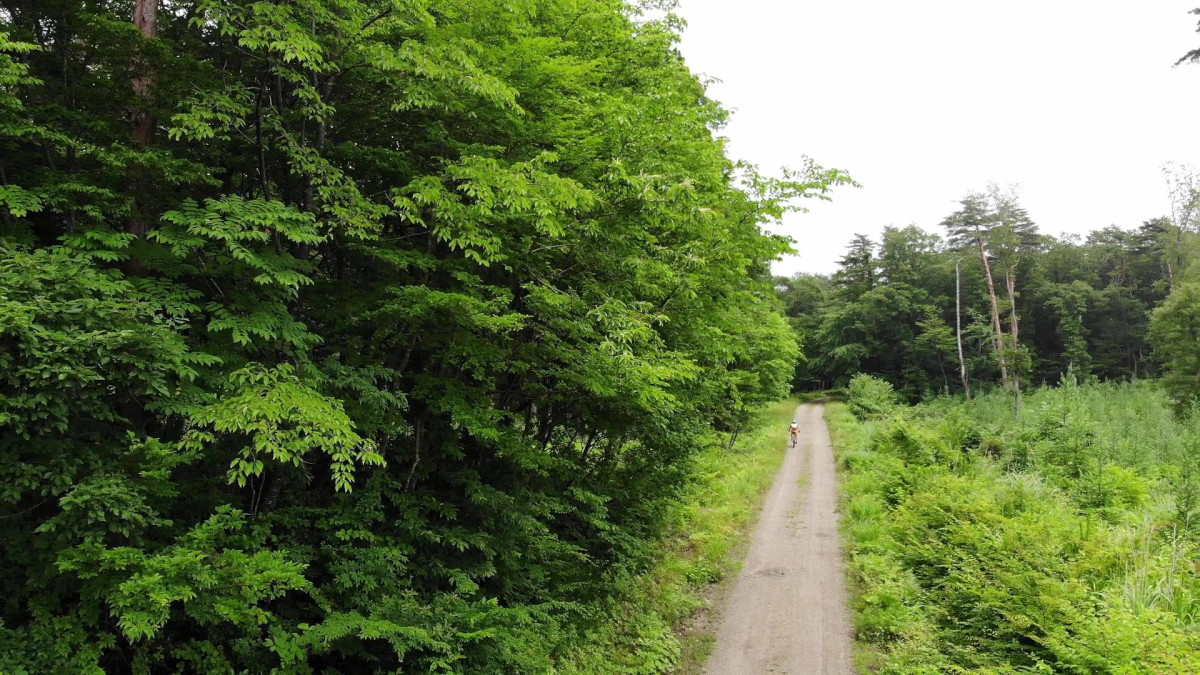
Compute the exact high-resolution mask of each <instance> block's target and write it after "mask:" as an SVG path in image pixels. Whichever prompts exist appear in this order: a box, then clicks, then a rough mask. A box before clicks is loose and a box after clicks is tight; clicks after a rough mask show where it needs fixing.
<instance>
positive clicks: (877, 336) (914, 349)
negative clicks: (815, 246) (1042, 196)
mask: <svg viewBox="0 0 1200 675" xmlns="http://www.w3.org/2000/svg"><path fill="white" fill-rule="evenodd" d="M1165 173H1166V177H1167V187H1168V188H1169V189H1167V190H1164V192H1166V193H1169V195H1170V197H1171V203H1172V208H1171V215H1170V216H1169V217H1166V216H1164V217H1157V218H1153V219H1150V220H1147V221H1146V222H1145V223H1144V224H1142V225H1141V226H1140V227H1138V228H1137V229H1133V230H1125V229H1121V228H1119V227H1116V226H1109V227H1105V228H1103V229H1098V230H1095V231H1093V232H1092V233H1090V234H1089V235H1087V236H1086V237H1077V236H1070V235H1067V236H1060V237H1055V236H1050V235H1046V234H1043V233H1041V232H1040V231H1039V228H1038V226H1037V225H1036V224H1035V223H1034V222H1033V221H1032V220H1031V219H1030V217H1029V215H1028V213H1027V212H1026V211H1025V209H1024V208H1022V206H1021V204H1020V201H1019V199H1018V196H1017V195H1016V194H1015V192H1014V191H1012V190H1003V189H1000V188H999V187H997V186H994V185H993V186H991V187H990V188H989V189H988V190H987V191H985V192H979V193H972V194H969V195H966V196H965V197H964V198H963V199H962V200H961V202H960V204H959V208H958V209H957V210H956V211H954V212H953V213H950V214H948V215H947V216H946V217H945V219H944V220H943V221H942V222H941V223H940V224H938V225H939V229H941V230H942V231H943V232H945V236H944V237H943V236H940V235H938V234H936V232H935V231H931V230H932V228H930V229H924V228H921V227H918V226H916V225H910V226H908V227H904V228H898V227H887V228H885V229H884V231H883V234H882V236H881V237H880V240H879V241H878V242H876V241H872V240H871V239H870V238H869V237H866V236H863V235H858V236H857V237H855V238H854V240H853V242H852V243H851V244H850V246H849V247H848V250H847V251H846V254H845V256H844V257H843V258H842V259H841V260H840V261H838V270H837V271H836V272H835V273H834V274H833V275H831V276H828V277H826V276H820V275H808V274H800V275H797V276H795V277H791V278H780V279H778V280H777V281H776V291H777V293H778V295H779V297H780V298H781V299H782V300H783V302H784V304H785V311H786V313H787V315H788V316H789V317H790V319H791V322H792V324H793V327H794V328H795V330H796V331H797V333H798V336H799V339H800V340H801V342H802V345H803V348H802V352H803V354H804V355H805V356H804V358H803V360H802V362H801V363H800V365H799V366H798V367H797V371H796V377H795V382H794V384H795V386H796V388H797V389H798V390H809V389H824V388H830V387H839V386H844V385H845V384H846V383H848V381H849V379H850V378H851V377H852V376H853V375H855V374H856V373H860V372H861V373H867V374H872V375H876V376H879V377H882V378H884V379H886V380H888V381H889V382H892V383H893V384H894V385H895V386H896V387H897V389H899V390H900V391H901V392H903V393H904V394H905V395H907V396H908V397H909V398H910V399H912V400H916V399H918V398H920V397H922V396H927V395H930V394H936V393H965V394H968V395H969V394H970V393H971V391H972V388H974V389H975V391H977V392H978V391H981V390H984V389H987V388H990V387H992V386H997V385H998V386H1000V387H1002V388H1004V389H1006V390H1008V391H1013V392H1019V391H1020V389H1021V387H1022V386H1023V385H1038V384H1056V383H1058V382H1059V381H1060V380H1061V379H1062V378H1063V377H1065V376H1069V377H1071V378H1074V379H1075V380H1077V381H1084V380H1087V379H1089V378H1096V379H1102V380H1117V379H1125V380H1129V379H1138V378H1147V377H1154V376H1157V375H1159V374H1160V373H1161V369H1162V367H1163V365H1164V359H1167V360H1169V358H1170V357H1168V356H1167V353H1166V352H1167V350H1169V349H1170V345H1172V344H1175V343H1177V342H1178V340H1177V339H1176V338H1174V337H1167V336H1166V332H1169V328H1168V324H1169V323H1171V322H1172V321H1176V319H1171V318H1169V317H1167V316H1165V315H1164V316H1163V317H1162V320H1161V321H1160V322H1159V323H1160V324H1161V325H1160V326H1159V332H1160V333H1161V334H1162V339H1160V340H1159V343H1160V346H1161V347H1163V351H1162V353H1160V354H1159V355H1158V357H1161V358H1156V357H1155V356H1154V355H1152V348H1153V346H1154V342H1155V337H1154V331H1153V330H1152V321H1151V316H1152V310H1154V309H1155V308H1157V307H1159V306H1160V305H1162V304H1163V303H1164V301H1165V300H1166V298H1167V297H1168V295H1170V294H1171V293H1172V291H1176V292H1177V295H1176V296H1175V299H1174V300H1172V303H1171V305H1172V306H1173V307H1177V308H1178V309H1180V310H1182V309H1183V307H1184V306H1189V307H1190V306H1192V305H1193V304H1194V303H1193V302H1192V301H1189V300H1186V299H1185V298H1186V297H1189V296H1194V294H1195V293H1196V286H1195V283H1196V280H1195V275H1194V274H1189V269H1188V264H1189V262H1190V261H1192V260H1193V259H1195V257H1196V255H1197V252H1198V251H1200V234H1198V232H1200V228H1198V225H1200V180H1198V179H1197V177H1196V176H1195V174H1193V173H1192V171H1191V170H1190V169H1188V168H1187V167H1169V168H1168V169H1166V170H1165ZM1175 313H1176V314H1179V312H1178V311H1176V312H1175ZM1177 319H1179V320H1183V317H1177ZM1176 322H1177V321H1176ZM1185 333H1186V331H1185ZM1191 335H1193V336H1194V335H1195V333H1194V332H1193V333H1191ZM1183 337H1184V339H1186V335H1185V336H1183ZM1193 341H1194V338H1193ZM1189 372H1194V371H1189Z"/></svg>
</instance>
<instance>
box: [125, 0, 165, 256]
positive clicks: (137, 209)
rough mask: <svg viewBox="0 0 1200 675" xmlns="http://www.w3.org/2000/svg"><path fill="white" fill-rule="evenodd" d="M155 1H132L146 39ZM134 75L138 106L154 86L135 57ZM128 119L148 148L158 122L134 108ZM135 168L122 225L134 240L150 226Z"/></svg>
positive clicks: (154, 30) (153, 28)
mask: <svg viewBox="0 0 1200 675" xmlns="http://www.w3.org/2000/svg"><path fill="white" fill-rule="evenodd" d="M158 2H159V0H135V1H134V5H133V25H134V27H136V28H137V29H138V30H139V31H141V33H142V35H144V36H145V37H146V38H152V37H154V36H155V35H157V34H158ZM132 65H133V71H134V76H133V80H132V81H131V83H130V84H131V85H132V87H133V93H134V94H136V95H137V97H138V99H140V100H141V102H140V103H139V104H138V105H139V106H143V107H144V106H145V104H147V103H149V99H150V85H151V84H153V83H154V75H153V74H152V73H151V72H150V70H149V66H147V65H146V63H145V61H144V60H143V59H141V58H139V57H138V56H134V58H133V64H132ZM129 117H130V120H131V121H132V122H133V140H134V142H135V144H136V145H138V146H140V147H143V148H144V147H148V146H150V145H151V144H153V143H154V128H155V127H156V126H157V125H158V122H157V121H156V120H155V119H154V117H153V116H152V115H150V113H149V112H147V111H146V110H144V109H139V108H134V109H133V110H130V111H129ZM140 173H141V171H140V170H139V169H137V168H136V167H135V168H132V169H131V170H130V171H129V172H128V174H127V177H128V180H129V184H130V189H131V191H132V192H133V213H132V214H131V215H130V216H129V219H128V220H127V221H126V222H125V231H126V232H128V233H129V234H132V235H134V236H135V237H137V238H138V239H142V238H144V237H145V236H146V232H148V231H149V229H150V225H149V222H148V221H147V219H146V216H145V213H144V211H145V210H146V205H145V203H146V200H145V199H144V197H143V193H144V192H145V187H144V186H143V181H142V179H141V176H140V175H139V174H140ZM129 266H130V270H131V271H132V272H134V273H137V272H140V271H141V269H142V265H141V261H140V260H138V259H136V258H135V259H132V260H130V261H129Z"/></svg>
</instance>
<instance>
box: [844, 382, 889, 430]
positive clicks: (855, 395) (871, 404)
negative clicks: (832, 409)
mask: <svg viewBox="0 0 1200 675" xmlns="http://www.w3.org/2000/svg"><path fill="white" fill-rule="evenodd" d="M898 403H899V401H898V400H897V397H896V392H895V390H894V389H892V384H891V383H890V382H887V381H886V380H881V379H879V378H878V377H872V376H870V375H855V376H854V377H853V378H851V379H850V386H848V387H846V407H848V408H849V409H850V412H852V413H854V416H855V417H857V418H859V419H860V420H869V419H878V418H881V417H886V416H887V415H889V414H891V413H892V411H893V410H895V408H896V406H897V404H898Z"/></svg>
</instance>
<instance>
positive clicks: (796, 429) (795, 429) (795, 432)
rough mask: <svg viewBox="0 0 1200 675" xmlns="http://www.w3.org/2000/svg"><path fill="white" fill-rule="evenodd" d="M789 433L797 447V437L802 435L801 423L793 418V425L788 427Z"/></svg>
mask: <svg viewBox="0 0 1200 675" xmlns="http://www.w3.org/2000/svg"><path fill="white" fill-rule="evenodd" d="M788 434H789V435H790V436H791V438H792V447H793V448H794V447H796V438H797V437H799V436H800V423H799V422H797V421H796V420H792V426H791V428H790V429H788Z"/></svg>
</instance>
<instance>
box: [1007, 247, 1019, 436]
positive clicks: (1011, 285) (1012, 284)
mask: <svg viewBox="0 0 1200 675" xmlns="http://www.w3.org/2000/svg"><path fill="white" fill-rule="evenodd" d="M1004 285H1005V286H1006V287H1008V305H1009V314H1008V329H1009V333H1010V336H1011V338H1012V347H1013V349H1017V348H1018V347H1020V346H1021V342H1020V339H1019V338H1018V335H1019V334H1020V331H1019V325H1018V323H1017V290H1016V289H1017V279H1016V273H1015V272H1014V270H1013V268H1011V267H1010V268H1008V269H1007V270H1005V271H1004ZM1013 366H1014V367H1013V372H1012V382H1013V391H1015V392H1016V394H1017V414H1018V415H1019V414H1021V368H1020V367H1019V364H1013Z"/></svg>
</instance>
